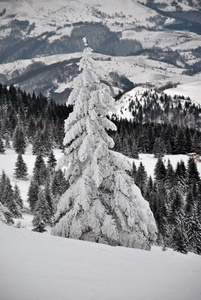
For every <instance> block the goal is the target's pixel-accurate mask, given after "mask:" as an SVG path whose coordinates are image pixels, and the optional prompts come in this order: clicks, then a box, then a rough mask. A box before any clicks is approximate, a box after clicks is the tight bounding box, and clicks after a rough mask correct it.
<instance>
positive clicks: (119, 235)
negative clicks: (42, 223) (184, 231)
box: [52, 47, 156, 249]
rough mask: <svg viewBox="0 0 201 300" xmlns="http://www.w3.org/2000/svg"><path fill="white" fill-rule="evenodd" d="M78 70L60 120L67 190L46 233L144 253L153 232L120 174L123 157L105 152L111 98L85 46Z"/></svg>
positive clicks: (145, 209) (135, 192) (143, 204)
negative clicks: (66, 109) (66, 112)
mask: <svg viewBox="0 0 201 300" xmlns="http://www.w3.org/2000/svg"><path fill="white" fill-rule="evenodd" d="M80 70H81V71H82V72H81V73H80V74H79V76H78V77H77V78H76V79H75V81H74V86H75V88H74V90H73V91H72V92H71V94H70V97H69V99H68V102H67V105H74V109H73V112H72V113H71V114H70V116H69V118H68V119H67V120H66V121H65V138H64V147H65V149H64V153H65V155H64V160H63V161H64V162H63V165H64V166H66V167H68V168H67V169H66V174H65V175H66V179H67V180H68V181H69V184H70V186H69V188H68V189H67V191H66V192H65V193H64V194H63V195H62V197H61V199H60V201H59V204H58V208H57V212H56V223H55V227H54V228H53V230H52V233H53V234H55V235H61V236H64V237H71V238H76V239H83V240H90V241H95V242H101V243H107V244H111V245H124V246H129V247H138V248H144V249H149V248H150V241H151V240H153V239H155V231H156V226H155V222H154V219H153V215H152V213H151V211H150V208H149V205H148V202H147V201H145V200H144V199H143V197H142V195H141V193H140V190H139V188H138V187H137V186H136V185H134V183H133V179H132V178H131V177H130V176H129V175H128V174H127V173H126V172H125V169H126V166H127V164H126V162H125V159H124V158H121V159H120V158H119V157H117V156H116V155H117V154H116V153H115V152H112V151H110V150H109V149H110V148H112V147H113V146H114V142H113V140H112V138H111V137H110V136H109V135H108V133H107V131H108V130H112V131H113V130H116V126H115V125H114V124H113V123H112V122H111V121H110V120H109V119H108V118H107V113H109V111H113V109H114V99H113V98H112V97H111V96H110V90H109V88H108V87H107V86H106V85H105V84H104V83H103V82H101V79H100V69H99V68H98V67H97V66H96V63H95V61H94V60H93V58H92V50H91V49H90V48H89V47H86V48H85V49H84V52H83V57H82V59H81V61H80ZM131 199H132V201H131Z"/></svg>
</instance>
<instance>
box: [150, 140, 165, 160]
mask: <svg viewBox="0 0 201 300" xmlns="http://www.w3.org/2000/svg"><path fill="white" fill-rule="evenodd" d="M165 152H166V151H165V144H164V142H163V140H162V139H161V138H156V141H155V143H154V149H153V153H154V157H156V158H161V157H163V156H164V154H165Z"/></svg>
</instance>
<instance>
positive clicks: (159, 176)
mask: <svg viewBox="0 0 201 300" xmlns="http://www.w3.org/2000/svg"><path fill="white" fill-rule="evenodd" d="M154 175H155V179H156V180H157V181H158V183H164V182H165V179H166V168H165V165H164V163H163V161H162V159H161V158H159V159H158V160H157V163H156V165H155V168H154Z"/></svg>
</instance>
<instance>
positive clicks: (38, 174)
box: [33, 153, 47, 185]
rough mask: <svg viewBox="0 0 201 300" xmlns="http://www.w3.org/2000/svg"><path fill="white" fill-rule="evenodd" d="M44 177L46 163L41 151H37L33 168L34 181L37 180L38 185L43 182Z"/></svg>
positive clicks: (45, 174) (45, 175)
mask: <svg viewBox="0 0 201 300" xmlns="http://www.w3.org/2000/svg"><path fill="white" fill-rule="evenodd" d="M46 177H47V169H46V165H45V162H44V159H43V157H42V155H41V153H39V154H38V155H37V156H36V161H35V165H34V169H33V179H34V181H35V182H37V184H38V185H43V184H45V181H46Z"/></svg>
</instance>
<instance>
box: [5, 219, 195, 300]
mask: <svg viewBox="0 0 201 300" xmlns="http://www.w3.org/2000/svg"><path fill="white" fill-rule="evenodd" d="M0 240H1V245H2V246H1V255H0V266H1V272H0V290H1V299H3V300H27V299H29V300H36V299H37V300H50V299H51V300H57V299H60V300H66V299H68V300H85V299H86V300H93V299H97V300H98V299H100V300H122V299H125V300H131V299H132V300H133V299H136V300H148V299H149V300H161V299H164V300H170V299H171V300H172V299H176V300H189V299H192V300H199V299H200V297H201V285H200V276H201V257H200V256H198V255H195V254H191V253H189V254H188V255H184V254H181V253H178V252H174V251H172V250H170V249H168V250H167V251H165V252H164V251H161V249H160V248H159V247H153V248H152V250H151V251H145V250H137V249H129V248H123V247H111V246H106V245H101V244H96V243H90V242H83V241H77V240H70V239H65V238H60V237H53V236H50V235H48V234H40V233H34V232H31V231H28V230H26V229H17V228H13V227H9V226H7V225H4V224H3V223H0Z"/></svg>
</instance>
